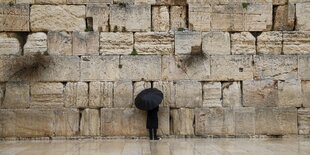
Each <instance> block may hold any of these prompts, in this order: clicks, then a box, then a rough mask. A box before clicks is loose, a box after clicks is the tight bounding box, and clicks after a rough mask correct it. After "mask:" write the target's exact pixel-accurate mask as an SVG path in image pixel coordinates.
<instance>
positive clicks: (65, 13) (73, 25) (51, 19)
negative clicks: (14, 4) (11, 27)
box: [30, 5, 86, 31]
mask: <svg viewBox="0 0 310 155" xmlns="http://www.w3.org/2000/svg"><path fill="white" fill-rule="evenodd" d="M30 25H31V31H84V30H85V28H86V24H85V6H82V5H80V6H77V5H58V6H56V5H32V6H31V12H30Z"/></svg>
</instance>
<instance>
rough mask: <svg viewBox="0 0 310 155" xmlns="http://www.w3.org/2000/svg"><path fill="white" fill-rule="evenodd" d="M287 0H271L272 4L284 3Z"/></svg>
mask: <svg viewBox="0 0 310 155" xmlns="http://www.w3.org/2000/svg"><path fill="white" fill-rule="evenodd" d="M287 2H288V0H272V4H273V5H284V4H287Z"/></svg>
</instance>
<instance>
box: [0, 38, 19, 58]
mask: <svg viewBox="0 0 310 155" xmlns="http://www.w3.org/2000/svg"><path fill="white" fill-rule="evenodd" d="M20 53H21V48H20V44H19V41H18V39H17V38H13V37H10V36H9V35H7V34H5V33H0V55H19V54H20Z"/></svg>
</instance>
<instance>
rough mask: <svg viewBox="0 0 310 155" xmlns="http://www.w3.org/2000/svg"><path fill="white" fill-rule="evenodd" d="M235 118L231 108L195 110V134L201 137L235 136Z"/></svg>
mask: <svg viewBox="0 0 310 155" xmlns="http://www.w3.org/2000/svg"><path fill="white" fill-rule="evenodd" d="M234 121H235V118H234V112H233V109H231V108H221V107H218V108H202V109H196V110H195V123H196V124H195V133H196V135H199V136H206V135H220V136H229V135H235V122H234Z"/></svg>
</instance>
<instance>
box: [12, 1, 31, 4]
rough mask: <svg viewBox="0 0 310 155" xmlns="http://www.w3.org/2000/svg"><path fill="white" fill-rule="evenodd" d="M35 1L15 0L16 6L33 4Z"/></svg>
mask: <svg viewBox="0 0 310 155" xmlns="http://www.w3.org/2000/svg"><path fill="white" fill-rule="evenodd" d="M34 1H35V0H16V4H34Z"/></svg>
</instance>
